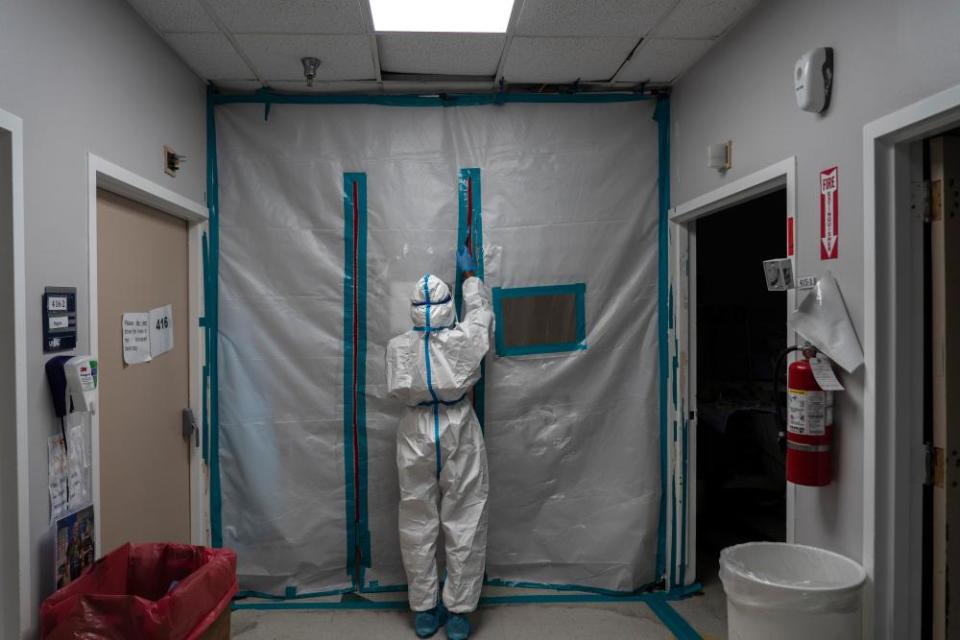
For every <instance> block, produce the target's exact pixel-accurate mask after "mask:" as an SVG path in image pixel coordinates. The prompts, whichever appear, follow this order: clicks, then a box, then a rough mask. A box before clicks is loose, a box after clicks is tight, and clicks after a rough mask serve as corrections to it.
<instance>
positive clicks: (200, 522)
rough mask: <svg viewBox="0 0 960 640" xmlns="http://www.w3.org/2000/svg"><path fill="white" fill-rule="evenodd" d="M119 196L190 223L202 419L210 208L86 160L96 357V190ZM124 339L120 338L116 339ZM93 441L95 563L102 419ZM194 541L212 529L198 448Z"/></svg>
mask: <svg viewBox="0 0 960 640" xmlns="http://www.w3.org/2000/svg"><path fill="white" fill-rule="evenodd" d="M98 188H99V189H103V190H105V191H109V192H111V193H115V194H117V195H119V196H123V197H124V198H129V199H130V200H133V201H135V202H139V203H140V204H144V205H146V206H149V207H152V208H154V209H157V210H158V211H162V212H163V213H167V214H170V215H172V216H174V217H176V218H180V219H181V220H185V221H186V222H187V225H188V228H187V263H188V265H187V274H188V275H187V278H188V291H187V295H188V299H189V303H188V307H189V308H188V310H187V318H188V320H187V321H188V322H189V327H190V329H189V331H188V335H189V344H188V349H189V352H188V355H187V357H188V361H189V376H190V389H189V402H190V406H191V407H192V408H193V410H194V412H195V413H196V414H197V415H198V416H199V411H200V407H201V405H202V393H203V387H202V379H201V377H202V372H203V353H204V344H203V333H202V327H201V326H200V316H201V313H202V310H203V253H202V252H203V240H202V235H203V233H204V232H205V231H206V228H207V219H208V213H207V207H206V205H203V204H201V203H199V202H195V201H193V200H190V199H189V198H186V197H184V196H182V195H180V194H178V193H176V192H174V191H171V190H170V189H167V188H166V187H163V186H161V185H159V184H157V183H155V182H152V181H150V180H148V179H146V178H144V177H142V176H139V175H137V174H135V173H133V172H132V171H129V170H127V169H124V168H123V167H121V166H119V165H116V164H114V163H112V162H110V161H109V160H106V159H104V158H101V157H99V156H97V155H94V154H92V153H88V154H87V219H88V222H87V246H88V247H89V259H88V262H87V269H88V270H87V287H88V289H87V290H88V291H89V298H88V300H89V301H88V305H89V307H88V313H89V327H90V340H89V344H90V347H89V348H90V353H92V354H96V353H97V352H98V351H99V346H100V335H99V334H100V329H99V325H98V313H99V296H98V291H97V267H98V262H97V189H98ZM115 338H116V339H119V336H115ZM90 423H91V427H90V437H91V449H92V450H93V451H92V454H93V455H92V456H91V458H92V460H91V465H92V469H91V476H92V483H93V510H94V521H95V522H97V523H98V524H97V527H96V528H95V531H96V541H95V548H96V554H95V555H96V557H97V558H99V557H100V556H101V555H102V554H103V549H102V548H101V536H100V529H101V527H100V524H99V523H100V413H99V412H97V413H95V414H93V415H92V418H91V421H90ZM190 452H191V455H190V539H191V542H192V543H193V544H199V545H203V544H207V541H208V535H207V530H208V528H207V526H206V519H205V514H206V510H205V508H204V505H206V494H207V488H206V487H207V485H206V482H205V474H204V469H203V461H202V454H201V450H200V448H199V447H197V446H192V447H191V448H190Z"/></svg>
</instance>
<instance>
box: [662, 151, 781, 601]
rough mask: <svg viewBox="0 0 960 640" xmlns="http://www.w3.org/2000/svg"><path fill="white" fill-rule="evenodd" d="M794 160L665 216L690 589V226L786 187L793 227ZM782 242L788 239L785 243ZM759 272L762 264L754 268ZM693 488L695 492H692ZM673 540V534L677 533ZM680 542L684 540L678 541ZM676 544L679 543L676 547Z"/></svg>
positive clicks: (693, 319)
mask: <svg viewBox="0 0 960 640" xmlns="http://www.w3.org/2000/svg"><path fill="white" fill-rule="evenodd" d="M796 185H797V159H796V156H791V157H789V158H786V159H784V160H781V161H780V162H777V163H775V164H772V165H770V166H768V167H764V168H763V169H760V170H758V171H755V172H753V173H751V174H749V175H746V176H744V177H742V178H739V179H737V180H733V181H731V182H729V183H727V184H725V185H723V186H722V187H719V188H717V189H714V190H713V191H709V192H707V193H705V194H703V195H700V196H697V197H696V198H693V199H691V200H688V201H686V202H684V203H683V204H680V205H678V206H676V207H674V208H673V209H671V210H670V212H669V220H670V229H669V233H670V237H671V243H672V247H671V249H672V250H671V258H670V282H671V283H672V285H673V288H674V289H675V291H676V294H675V299H676V304H675V307H674V312H673V313H674V326H675V327H676V328H675V332H676V335H675V344H676V345H677V346H676V354H675V356H676V358H677V361H678V370H679V372H680V373H679V374H678V375H679V378H678V381H677V384H678V390H679V393H680V394H681V395H682V396H683V397H684V398H685V399H686V409H687V411H684V412H683V413H687V412H688V411H689V412H693V413H692V415H693V416H694V418H693V419H691V420H689V424H688V427H687V429H688V436H687V437H688V440H689V448H688V456H689V466H688V469H687V473H686V478H685V482H684V483H682V484H681V485H680V486H685V487H687V494H688V495H687V496H686V500H687V507H688V509H687V517H688V523H687V524H688V531H689V532H690V533H689V541H688V543H687V544H686V547H685V548H686V556H687V557H686V558H685V559H684V560H685V562H686V566H687V567H688V568H690V569H691V570H690V571H689V572H688V573H686V574H685V580H684V582H685V583H686V584H692V583H693V582H694V581H695V576H696V559H697V502H696V498H697V496H696V486H697V429H696V427H697V423H698V420H699V415H700V414H699V413H698V407H697V394H696V392H697V387H696V380H697V377H696V376H697V305H696V294H697V286H696V285H697V272H696V264H697V256H696V244H695V243H694V242H693V241H694V240H696V230H695V226H694V224H693V223H694V222H696V221H697V220H698V219H700V218H703V217H706V216H708V215H711V214H715V213H719V212H721V211H723V210H726V209H729V208H731V207H734V206H737V205H739V204H742V203H744V202H747V201H749V200H753V199H755V198H758V197H760V196H763V195H766V194H768V193H771V192H773V191H777V190H779V189H783V188H786V191H787V198H786V199H787V206H786V211H785V215H786V218H787V224H788V225H789V224H790V219H791V218H792V219H793V221H794V222H793V224H794V225H796V219H797V216H796V214H797V187H796ZM797 236H798V234H797V233H796V228H795V229H794V234H793V237H794V252H793V253H794V255H793V263H794V271H796V256H797V255H798V249H799V242H798V237H797ZM784 243H786V238H784ZM757 269H758V270H759V269H760V265H757ZM796 299H797V296H796V290H790V291H788V292H787V312H788V313H789V312H790V311H791V310H792V309H794V308H795V307H796ZM689 415H691V414H690V413H687V415H686V416H684V415H675V419H676V420H677V421H678V422H679V423H682V422H683V421H684V420H685V419H686V418H687V416H689ZM690 487H693V490H691V489H690ZM796 495H797V492H796V486H795V485H793V484H791V483H789V482H788V483H786V497H787V517H786V520H787V521H786V537H787V542H793V541H794V539H795V534H796V517H795V504H796ZM675 535H676V534H675ZM681 542H682V541H681ZM678 544H679V542H678Z"/></svg>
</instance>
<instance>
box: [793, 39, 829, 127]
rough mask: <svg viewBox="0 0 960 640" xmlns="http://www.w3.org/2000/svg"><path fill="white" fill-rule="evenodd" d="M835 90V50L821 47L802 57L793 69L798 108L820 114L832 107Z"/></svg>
mask: <svg viewBox="0 0 960 640" xmlns="http://www.w3.org/2000/svg"><path fill="white" fill-rule="evenodd" d="M832 89H833V48H831V47H820V48H819V49H812V50H810V51H807V52H806V53H805V54H803V55H802V56H800V59H799V60H797V64H796V65H795V66H794V68H793V90H794V91H795V92H796V94H797V106H798V107H800V108H801V109H803V110H804V111H812V112H813V113H820V112H821V111H824V110H825V109H826V108H827V107H829V106H830V94H831V91H832Z"/></svg>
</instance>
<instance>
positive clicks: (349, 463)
mask: <svg viewBox="0 0 960 640" xmlns="http://www.w3.org/2000/svg"><path fill="white" fill-rule="evenodd" d="M343 219H344V234H343V243H344V245H343V256H344V269H343V273H344V276H343V429H344V448H343V466H344V482H345V487H346V500H345V503H346V517H347V571H348V573H350V574H351V575H352V576H353V579H354V581H355V585H354V586H355V587H357V588H359V587H361V586H362V585H363V581H364V576H363V569H364V567H369V566H370V533H369V527H368V524H367V523H368V515H367V488H368V483H367V431H366V349H367V328H366V326H367V305H366V297H367V296H366V284H367V283H366V279H367V175H366V174H365V173H344V174H343ZM348 443H349V444H348ZM358 551H359V557H360V564H359V565H358V564H357V556H358Z"/></svg>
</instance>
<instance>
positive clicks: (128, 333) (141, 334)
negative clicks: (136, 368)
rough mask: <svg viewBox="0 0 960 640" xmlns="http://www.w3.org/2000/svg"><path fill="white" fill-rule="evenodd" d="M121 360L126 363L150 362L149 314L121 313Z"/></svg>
mask: <svg viewBox="0 0 960 640" xmlns="http://www.w3.org/2000/svg"><path fill="white" fill-rule="evenodd" d="M122 327H123V361H124V362H125V363H126V364H140V363H142V362H150V360H151V356H150V314H148V313H141V312H132V313H125V314H123V323H122Z"/></svg>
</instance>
